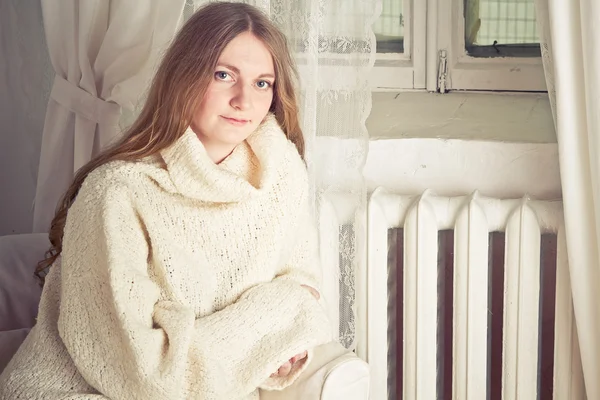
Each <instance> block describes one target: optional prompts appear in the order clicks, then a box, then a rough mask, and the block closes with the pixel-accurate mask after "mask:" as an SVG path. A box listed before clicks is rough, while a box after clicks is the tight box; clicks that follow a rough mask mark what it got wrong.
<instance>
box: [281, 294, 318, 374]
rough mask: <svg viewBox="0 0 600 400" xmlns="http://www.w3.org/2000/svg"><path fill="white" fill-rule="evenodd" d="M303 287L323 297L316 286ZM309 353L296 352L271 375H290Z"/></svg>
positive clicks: (316, 296)
mask: <svg viewBox="0 0 600 400" xmlns="http://www.w3.org/2000/svg"><path fill="white" fill-rule="evenodd" d="M302 287H303V288H305V289H307V290H308V291H309V292H310V294H312V295H313V296H314V297H315V299H317V300H319V299H320V298H321V295H320V294H319V292H318V291H317V290H316V289H315V288H313V287H311V286H308V285H302ZM307 355H308V353H307V352H306V351H304V352H302V353H300V354H296V355H295V356H294V357H292V358H290V359H289V360H288V361H287V362H285V363H284V364H283V365H282V366H281V367H279V369H278V370H277V372H275V373H274V374H271V377H283V376H288V375H289V374H290V372H291V371H292V367H293V366H294V364H296V363H297V362H298V361H302V360H304V359H305V358H306V357H307Z"/></svg>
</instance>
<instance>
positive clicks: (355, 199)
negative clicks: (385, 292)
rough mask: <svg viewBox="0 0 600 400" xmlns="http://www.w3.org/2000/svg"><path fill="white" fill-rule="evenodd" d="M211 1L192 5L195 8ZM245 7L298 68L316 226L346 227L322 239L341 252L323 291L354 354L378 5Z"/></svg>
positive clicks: (304, 2)
mask: <svg viewBox="0 0 600 400" xmlns="http://www.w3.org/2000/svg"><path fill="white" fill-rule="evenodd" d="M206 2H207V0H194V1H193V4H194V6H195V7H196V8H197V7H198V6H200V5H202V4H204V3H206ZM244 2H246V3H250V4H253V5H255V6H257V7H259V8H261V9H262V10H263V11H264V12H266V13H267V14H268V15H269V16H270V18H271V20H272V21H274V22H275V23H276V24H277V25H278V26H279V27H280V28H281V29H282V30H283V32H284V33H285V34H286V36H287V37H288V41H289V43H290V45H291V48H292V50H293V52H294V55H295V58H296V62H297V64H298V68H299V73H300V89H301V93H300V101H301V112H300V119H301V124H302V128H303V131H304V136H305V139H306V144H307V147H306V148H307V154H306V160H307V164H308V167H309V171H310V176H311V182H312V189H313V195H314V199H315V203H314V204H315V213H316V219H317V220H323V219H328V218H330V217H331V215H329V214H327V215H321V214H322V212H321V211H322V210H324V209H327V210H335V211H336V212H337V213H338V219H339V224H340V225H339V228H338V229H337V231H336V232H335V234H333V235H324V234H323V232H321V252H322V253H323V252H328V251H330V249H337V252H338V254H337V255H336V257H334V258H335V260H333V261H334V262H332V263H326V264H327V265H323V269H324V275H325V278H326V281H328V282H334V285H328V286H327V287H325V288H324V290H325V291H326V292H327V293H325V298H326V299H327V300H329V303H330V310H333V311H332V321H333V323H334V325H335V328H338V329H339V332H340V333H339V340H340V342H341V343H342V344H344V345H345V346H346V347H348V348H354V347H355V346H356V340H355V339H356V335H355V334H356V325H355V315H356V312H357V306H356V284H355V283H356V276H357V272H358V271H360V270H362V269H363V268H364V264H365V263H364V257H365V255H364V250H365V248H366V237H365V234H366V228H365V226H366V224H365V216H366V186H365V184H364V180H363V177H362V168H363V165H364V162H365V160H366V155H367V151H368V134H367V130H366V127H365V121H366V119H367V117H368V115H369V113H370V111H371V91H370V88H369V85H368V77H369V73H370V71H371V69H372V67H373V64H374V60H375V36H374V34H373V31H372V28H371V26H372V23H373V22H374V20H375V19H376V17H377V15H378V12H380V4H379V6H378V4H377V3H378V1H377V0H294V1H289V0H246V1H244ZM188 3H192V1H190V0H188ZM379 3H380V2H379ZM323 212H325V211H323ZM328 212H329V211H328ZM328 260H332V257H329V258H328ZM337 303H339V307H337V306H336V304H337Z"/></svg>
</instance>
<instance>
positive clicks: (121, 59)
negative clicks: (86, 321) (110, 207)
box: [33, 0, 185, 232]
mask: <svg viewBox="0 0 600 400" xmlns="http://www.w3.org/2000/svg"><path fill="white" fill-rule="evenodd" d="M184 4H185V0H169V1H162V0H144V1H141V2H140V1H131V0H85V1H79V0H61V1H56V0H42V14H43V19H44V29H45V32H46V42H47V44H48V51H49V54H50V60H51V62H52V66H53V67H54V71H55V73H56V75H55V79H54V84H53V87H52V91H51V93H50V100H49V101H48V106H47V109H46V120H45V122H44V132H43V136H42V150H41V155H40V163H39V172H38V180H37V187H36V195H35V207H34V216H33V232H47V231H48V229H49V228H50V221H51V220H52V217H53V216H54V211H55V209H56V206H57V203H58V201H59V199H60V197H61V196H62V194H63V193H64V192H65V190H66V189H67V187H68V185H69V184H70V183H71V181H72V179H73V176H74V173H75V171H77V170H78V169H79V168H80V167H81V166H83V165H84V164H85V163H87V162H88V161H89V160H90V159H91V158H92V156H94V155H95V154H97V153H98V151H99V150H100V149H101V148H103V147H104V146H106V144H108V143H109V142H110V141H111V140H113V139H114V138H115V135H116V134H118V133H119V121H120V119H121V114H122V111H129V112H130V113H131V112H132V111H133V109H134V108H135V106H136V104H137V101H138V99H139V98H140V96H141V95H142V94H143V92H144V90H145V89H146V88H147V84H148V82H149V79H150V77H151V75H152V73H153V70H154V67H155V65H156V61H157V59H158V58H159V56H160V55H161V52H162V51H163V50H164V49H165V48H166V45H167V44H168V43H169V42H170V40H171V39H172V37H173V35H174V33H175V31H176V29H177V26H178V24H179V22H180V20H181V16H182V11H183V7H184ZM125 115H127V114H125Z"/></svg>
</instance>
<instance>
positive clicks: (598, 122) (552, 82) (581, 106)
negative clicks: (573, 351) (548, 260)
mask: <svg viewBox="0 0 600 400" xmlns="http://www.w3.org/2000/svg"><path fill="white" fill-rule="evenodd" d="M536 14H537V18H538V23H539V25H540V26H541V28H542V29H541V30H540V31H541V32H542V38H541V44H542V55H543V58H544V68H545V71H546V77H547V82H548V92H549V95H550V100H551V104H552V105H553V111H554V115H555V123H556V129H557V137H558V149H559V162H560V173H561V183H562V188H563V204H564V215H565V233H566V239H567V252H568V259H569V269H570V278H571V286H572V293H573V308H574V313H575V320H576V325H577V338H578V341H579V346H580V349H581V354H580V355H581V363H582V367H583V375H584V380H585V390H586V394H587V398H588V399H600V381H599V380H598V377H600V290H598V287H599V285H600V254H599V253H600V113H599V112H598V110H600V75H599V74H598V71H600V48H599V47H598V43H599V42H600V3H598V2H597V0H569V1H565V0H536Z"/></svg>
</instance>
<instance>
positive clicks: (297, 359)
mask: <svg viewBox="0 0 600 400" xmlns="http://www.w3.org/2000/svg"><path fill="white" fill-rule="evenodd" d="M307 355H308V352H306V351H304V352H302V353H300V354H296V355H295V356H294V357H292V359H291V360H290V361H291V362H292V365H293V364H296V363H297V362H298V361H300V360H302V359H304V358H306V356H307Z"/></svg>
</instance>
